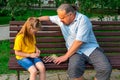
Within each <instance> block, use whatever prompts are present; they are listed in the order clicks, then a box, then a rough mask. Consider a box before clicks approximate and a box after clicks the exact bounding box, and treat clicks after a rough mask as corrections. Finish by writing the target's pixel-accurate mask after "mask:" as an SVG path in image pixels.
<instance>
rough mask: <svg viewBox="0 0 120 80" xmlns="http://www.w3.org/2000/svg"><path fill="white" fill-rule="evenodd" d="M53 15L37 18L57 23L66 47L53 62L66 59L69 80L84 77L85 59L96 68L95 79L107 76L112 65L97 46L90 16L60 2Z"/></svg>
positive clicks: (103, 78)
mask: <svg viewBox="0 0 120 80" xmlns="http://www.w3.org/2000/svg"><path fill="white" fill-rule="evenodd" d="M57 13H58V15H56V16H42V17H39V20H40V21H48V20H50V21H51V22H53V23H55V24H57V25H59V26H60V28H61V31H62V34H63V36H64V39H65V41H66V47H67V49H68V51H67V52H66V53H65V54H64V55H63V56H60V57H58V58H56V59H55V60H54V61H53V62H54V63H55V64H57V65H59V64H60V63H61V62H64V61H66V60H68V59H69V64H68V75H69V77H70V78H71V79H72V80H84V78H83V73H84V70H85V63H86V62H88V63H90V64H92V65H93V66H94V68H95V70H96V75H95V79H94V80H109V78H110V74H111V72H112V68H111V65H110V63H109V61H108V59H107V58H106V56H105V55H104V54H103V51H102V49H101V48H100V47H99V45H98V43H97V41H96V38H95V36H94V33H93V30H92V24H91V22H90V20H89V19H88V18H87V17H86V16H85V15H83V14H81V13H78V12H77V11H76V10H75V9H74V8H73V7H72V6H71V5H69V4H62V5H61V6H60V7H58V9H57Z"/></svg>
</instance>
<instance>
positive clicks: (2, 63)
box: [0, 40, 15, 74]
mask: <svg viewBox="0 0 120 80" xmlns="http://www.w3.org/2000/svg"><path fill="white" fill-rule="evenodd" d="M9 45H10V42H9V40H2V41H0V74H6V73H11V72H15V71H12V70H9V69H8V60H9V56H10V54H9V52H10V46H9Z"/></svg>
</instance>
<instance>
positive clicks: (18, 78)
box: [17, 71, 20, 80]
mask: <svg viewBox="0 0 120 80" xmlns="http://www.w3.org/2000/svg"><path fill="white" fill-rule="evenodd" d="M17 80H20V71H17Z"/></svg>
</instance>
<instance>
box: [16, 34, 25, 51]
mask: <svg viewBox="0 0 120 80" xmlns="http://www.w3.org/2000/svg"><path fill="white" fill-rule="evenodd" d="M22 42H23V40H22V37H21V36H19V35H18V36H16V38H15V42H14V50H21V46H22Z"/></svg>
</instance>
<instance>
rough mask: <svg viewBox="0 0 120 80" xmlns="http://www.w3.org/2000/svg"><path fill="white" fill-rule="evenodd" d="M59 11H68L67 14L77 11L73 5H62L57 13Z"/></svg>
mask: <svg viewBox="0 0 120 80" xmlns="http://www.w3.org/2000/svg"><path fill="white" fill-rule="evenodd" d="M58 10H65V11H66V14H67V13H69V12H72V13H75V12H76V10H75V9H74V8H73V6H72V5H70V4H62V5H60V6H59V7H58V8H57V11H58Z"/></svg>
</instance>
